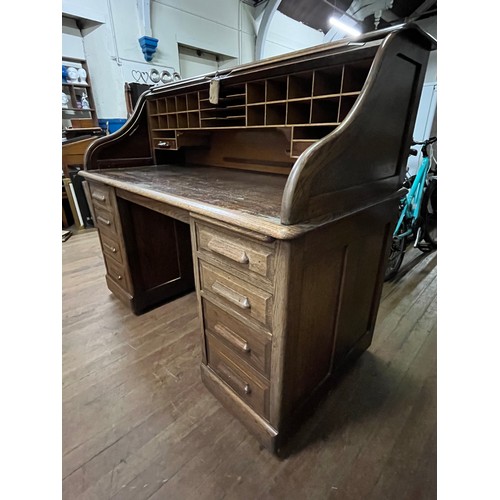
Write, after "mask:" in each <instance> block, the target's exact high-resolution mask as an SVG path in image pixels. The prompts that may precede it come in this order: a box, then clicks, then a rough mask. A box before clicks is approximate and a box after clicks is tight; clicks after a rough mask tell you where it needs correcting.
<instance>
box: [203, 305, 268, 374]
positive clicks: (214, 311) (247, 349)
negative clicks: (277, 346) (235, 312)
mask: <svg viewBox="0 0 500 500" xmlns="http://www.w3.org/2000/svg"><path fill="white" fill-rule="evenodd" d="M202 303H203V319H204V324H205V329H206V331H207V333H210V334H212V335H213V336H214V337H216V338H217V339H218V340H219V341H221V342H222V343H223V344H224V345H226V347H228V348H229V349H230V350H231V351H232V352H233V353H234V354H235V355H236V356H238V358H239V359H240V360H241V361H242V362H244V363H248V364H249V365H250V366H252V367H253V368H255V369H256V370H258V371H259V372H260V373H262V374H263V375H265V376H266V377H269V371H270V366H271V335H269V334H268V333H266V332H263V331H261V332H259V331H258V330H256V329H254V328H251V327H249V326H248V325H246V324H245V323H243V322H241V321H238V320H237V319H236V318H235V317H233V316H231V315H230V314H228V313H227V312H225V311H223V310H222V309H221V308H220V307H217V306H216V305H214V304H212V303H211V302H209V301H208V300H205V299H202Z"/></svg>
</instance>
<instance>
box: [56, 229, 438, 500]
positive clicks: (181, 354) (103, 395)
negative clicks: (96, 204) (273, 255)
mask: <svg viewBox="0 0 500 500" xmlns="http://www.w3.org/2000/svg"><path fill="white" fill-rule="evenodd" d="M436 265H437V258H436V253H435V252H434V253H428V254H421V253H420V252H419V251H418V250H414V249H409V251H408V253H407V255H406V256H405V261H404V263H403V266H402V268H401V272H400V274H398V276H397V277H396V278H395V279H394V280H392V281H391V282H388V283H386V284H385V285H384V289H383V292H382V301H381V304H380V310H379V314H378V318H377V326H376V329H375V335H374V341H373V344H372V346H371V347H370V349H369V350H368V351H367V352H366V353H365V354H363V356H362V357H361V358H360V359H359V360H358V362H357V363H356V364H355V365H354V366H353V367H352V369H351V370H349V372H347V373H346V375H345V376H344V377H343V378H342V379H341V380H340V381H339V383H338V384H337V385H336V387H335V388H334V389H333V390H332V391H331V392H330V394H329V395H328V397H327V398H325V400H324V401H323V402H322V403H321V404H320V406H319V407H318V410H317V411H316V412H315V414H314V415H313V416H312V417H311V418H310V419H309V420H307V421H306V422H305V423H304V425H303V426H302V428H301V430H300V432H299V433H298V434H297V435H296V436H295V437H294V438H293V443H292V444H293V447H292V454H291V455H290V456H289V457H288V458H286V459H279V458H277V457H275V456H273V455H271V454H270V453H268V452H267V451H266V450H264V449H263V448H262V447H261V446H260V445H259V444H258V443H257V441H256V440H255V439H254V438H253V437H252V436H251V435H250V434H248V432H247V431H246V429H245V428H244V427H243V425H242V424H241V423H240V422H239V421H237V420H236V419H234V418H233V417H232V416H231V415H230V414H229V413H228V412H227V411H226V410H225V409H224V408H223V407H222V406H221V405H220V404H219V402H218V401H217V400H216V399H215V398H214V397H213V396H212V395H211V394H210V393H209V392H208V391H207V390H206V389H205V387H204V386H203V384H202V382H201V379H200V371H199V364H200V361H201V350H200V346H199V326H198V325H199V323H198V318H197V310H196V297H195V295H194V294H189V295H186V296H184V297H182V298H180V299H177V300H175V301H173V302H171V303H169V304H165V305H163V306H161V307H158V308H156V309H154V310H152V311H150V312H148V313H146V314H144V315H141V316H135V315H134V314H132V313H131V312H130V311H129V310H128V309H127V308H126V307H125V306H123V305H122V304H121V302H120V301H118V300H117V299H116V298H115V297H114V296H113V295H112V294H111V293H110V292H109V291H108V289H107V287H106V283H105V279H104V272H105V271H104V262H103V259H102V255H101V252H100V246H99V240H98V236H97V233H96V232H95V231H89V232H82V233H80V234H75V235H73V236H72V237H71V238H70V239H69V240H67V241H66V242H65V243H63V277H62V278H63V280H62V283H63V290H62V354H63V366H62V370H63V401H62V403H63V415H62V417H63V450H62V453H63V471H62V472H63V478H64V479H63V498H64V499H68V500H79V499H99V500H102V499H111V498H113V499H114V500H127V499H130V500H141V499H144V500H145V499H154V500H159V499H164V498H168V499H174V500H175V499H182V500H185V499H191V498H193V499H197V500H200V499H210V500H213V499H219V498H220V499H222V498H225V499H236V498H237V499H238V500H246V499H248V500H254V499H256V498H259V500H260V499H281V498H287V500H288V499H291V500H293V499H301V500H302V499H304V498H311V499H315V498H318V499H319V498H321V499H323V498H331V499H335V498H339V499H342V500H344V499H347V500H350V499H363V500H364V499H373V500H378V499H381V498H383V499H393V498H394V499H396V498H398V499H401V498H405V499H415V500H424V499H425V500H427V499H432V498H435V497H436V484H437V480H436V338H437V331H436V314H437V312H436V308H437V307H436V302H437V300H436V288H437V286H436V282H437V268H436Z"/></svg>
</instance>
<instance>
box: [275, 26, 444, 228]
mask: <svg viewBox="0 0 500 500" xmlns="http://www.w3.org/2000/svg"><path fill="white" fill-rule="evenodd" d="M432 40H433V39H432V38H431V37H430V36H428V35H426V34H424V33H423V32H422V31H421V30H420V29H419V28H418V27H415V26H411V25H410V26H408V27H407V28H405V29H401V30H398V31H393V32H391V33H389V35H388V36H387V37H386V39H385V40H384V41H383V43H382V44H381V46H380V48H379V49H378V52H377V54H376V56H375V59H374V61H373V64H372V67H371V69H370V72H369V74H368V77H367V80H366V82H365V85H364V87H363V89H362V91H361V94H360V96H359V98H358V100H357V101H356V103H355V104H354V106H353V107H352V109H351V110H350V112H349V114H348V115H347V116H346V117H345V119H344V120H343V121H342V123H341V125H340V126H339V127H338V128H337V129H335V130H334V131H333V132H332V133H330V134H329V135H327V136H326V137H324V138H323V139H322V140H321V141H318V142H317V143H316V144H314V145H313V146H312V147H310V148H309V149H308V150H306V151H305V152H304V153H303V154H302V155H301V156H300V157H299V159H298V160H297V162H296V163H295V165H294V167H293V169H292V171H291V173H290V176H289V178H288V182H287V185H286V187H285V191H284V194H283V203H282V210H281V222H282V223H283V224H286V225H291V224H297V223H300V222H304V221H306V220H311V219H315V218H318V217H322V216H325V215H327V214H332V213H333V214H336V215H341V214H342V213H345V212H349V211H353V210H355V209H357V208H362V207H363V206H368V205H370V204H373V203H376V202H377V200H382V199H384V198H387V197H390V196H391V195H394V194H395V193H396V192H397V190H398V188H399V187H400V186H401V184H402V180H403V177H404V172H405V169H404V167H405V165H406V159H407V156H408V151H409V148H410V145H411V139H412V131H413V128H414V125H415V119H416V114H417V109H418V104H419V100H420V94H421V91H422V86H423V81H424V75H425V70H426V67H427V60H428V56H429V51H430V49H431V48H433V46H434V44H433V42H432Z"/></svg>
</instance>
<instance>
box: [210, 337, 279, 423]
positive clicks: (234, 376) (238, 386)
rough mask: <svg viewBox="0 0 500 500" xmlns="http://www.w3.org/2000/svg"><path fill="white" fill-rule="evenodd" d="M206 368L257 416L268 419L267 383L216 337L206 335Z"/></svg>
mask: <svg viewBox="0 0 500 500" xmlns="http://www.w3.org/2000/svg"><path fill="white" fill-rule="evenodd" d="M206 341H207V358H208V366H210V367H211V368H212V370H213V371H214V372H215V373H216V374H217V375H218V376H219V377H220V378H221V379H222V380H223V381H224V382H225V383H226V384H227V385H228V386H229V387H231V389H233V391H234V392H235V393H236V394H238V396H239V397H240V398H241V399H242V400H243V401H244V402H245V403H246V404H247V405H248V406H250V407H252V408H253V409H254V410H255V411H256V412H257V413H258V414H259V415H261V416H262V417H264V418H266V419H269V382H268V381H267V380H266V379H264V377H262V376H260V375H259V374H258V373H257V372H255V371H254V370H252V369H251V368H250V367H248V366H244V365H243V364H242V363H241V362H239V360H238V359H237V358H236V357H235V356H234V354H233V353H232V352H231V351H230V350H229V349H228V348H227V347H226V346H225V345H224V344H222V343H221V342H219V340H217V338H216V337H214V336H212V335H211V334H210V333H208V334H207V335H206Z"/></svg>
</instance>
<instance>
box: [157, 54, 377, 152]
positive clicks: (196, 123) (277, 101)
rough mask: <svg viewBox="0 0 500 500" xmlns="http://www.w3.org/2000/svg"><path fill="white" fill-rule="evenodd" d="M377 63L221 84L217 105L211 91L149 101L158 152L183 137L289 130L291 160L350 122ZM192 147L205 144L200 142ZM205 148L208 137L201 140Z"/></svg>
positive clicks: (366, 61)
mask: <svg viewBox="0 0 500 500" xmlns="http://www.w3.org/2000/svg"><path fill="white" fill-rule="evenodd" d="M372 61H373V58H367V59H363V60H360V61H356V62H353V63H349V64H341V65H338V66H333V67H328V68H323V69H322V68H319V69H314V70H309V71H302V72H297V73H292V74H288V75H283V76H276V77H272V78H266V79H262V80H255V81H249V82H246V83H243V84H232V85H224V81H223V80H222V81H221V84H220V93H219V99H218V103H217V104H212V103H211V102H210V100H209V90H208V89H203V90H199V91H196V92H190V93H182V94H178V95H175V96H169V97H158V98H155V99H151V100H149V101H148V115H149V117H150V118H149V120H150V122H149V126H150V137H151V142H152V145H153V148H154V149H173V150H176V149H178V148H179V147H182V145H183V144H182V142H183V141H181V140H179V138H180V137H181V135H182V134H181V132H184V131H187V130H190V131H191V130H192V131H194V130H197V131H210V130H215V129H237V128H246V129H248V128H267V127H274V128H277V127H279V128H283V127H284V128H289V129H290V131H291V133H290V137H291V144H290V157H291V158H297V157H298V156H300V155H301V154H302V153H303V152H304V151H305V150H306V149H307V148H308V147H310V146H311V145H312V144H314V143H315V142H317V141H318V140H319V139H321V138H323V137H325V135H328V134H329V133H331V132H332V131H333V130H335V128H336V127H337V126H338V125H340V123H341V122H342V121H343V120H344V119H345V118H346V116H347V115H348V113H349V111H350V110H351V108H352V107H353V106H354V103H355V102H356V99H357V98H358V96H359V94H360V93H361V89H362V88H363V85H364V83H365V81H366V78H367V76H368V72H369V70H370V67H371V64H372ZM194 137H196V136H193V139H192V140H191V141H190V145H201V144H200V143H198V142H197V141H196V139H194ZM198 137H199V138H200V139H201V140H202V143H206V140H207V136H206V135H204V134H202V135H198Z"/></svg>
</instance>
